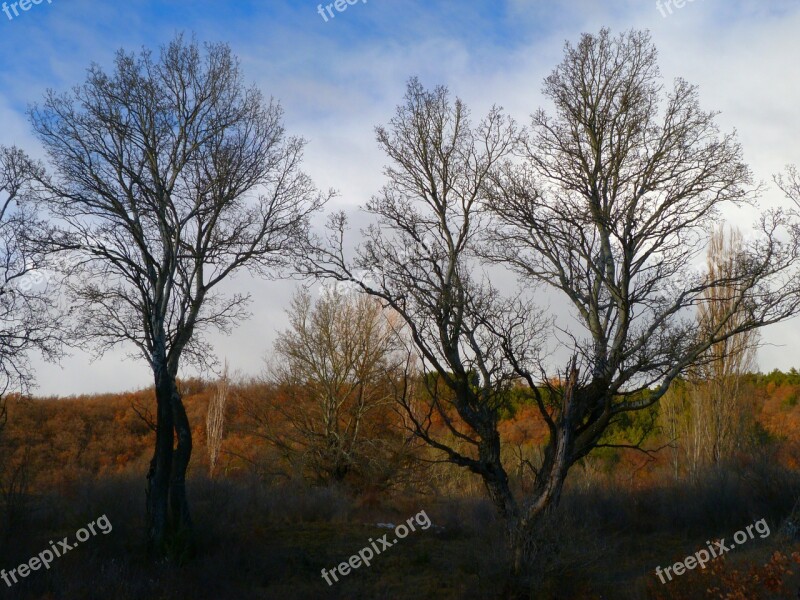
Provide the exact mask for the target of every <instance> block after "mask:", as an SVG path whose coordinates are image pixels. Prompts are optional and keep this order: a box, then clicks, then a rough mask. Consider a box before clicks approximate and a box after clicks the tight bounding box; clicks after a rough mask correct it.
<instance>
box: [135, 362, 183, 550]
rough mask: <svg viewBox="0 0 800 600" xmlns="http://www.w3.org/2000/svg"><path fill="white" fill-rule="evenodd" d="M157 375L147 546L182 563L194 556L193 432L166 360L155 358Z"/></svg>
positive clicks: (148, 487) (149, 473) (148, 486)
mask: <svg viewBox="0 0 800 600" xmlns="http://www.w3.org/2000/svg"><path fill="white" fill-rule="evenodd" d="M153 371H154V377H155V388H156V404H157V420H156V448H155V452H154V453H153V458H152V460H151V461H150V469H149V471H148V474H147V548H148V552H149V553H150V555H151V557H153V558H156V559H160V558H164V557H168V558H170V559H172V560H176V561H178V562H181V561H183V560H185V559H186V558H189V557H190V556H191V555H192V554H193V552H194V536H193V533H194V532H193V528H192V520H191V515H190V513H189V503H188V501H187V498H186V471H187V469H188V467H189V460H190V459H191V456H192V430H191V427H190V426H189V419H188V417H187V416H186V410H185V408H184V406H183V400H182V399H181V395H180V393H179V392H178V386H177V382H176V378H175V374H174V373H173V371H172V370H171V369H170V368H169V367H168V366H167V361H166V360H165V359H161V360H159V359H156V360H155V361H154V365H153ZM176 437H177V445H176V444H175V439H176Z"/></svg>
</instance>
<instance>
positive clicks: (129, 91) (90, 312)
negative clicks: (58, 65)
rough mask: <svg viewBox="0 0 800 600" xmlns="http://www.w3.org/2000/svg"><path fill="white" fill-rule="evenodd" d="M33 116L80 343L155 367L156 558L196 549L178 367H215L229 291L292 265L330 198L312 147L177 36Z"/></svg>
mask: <svg viewBox="0 0 800 600" xmlns="http://www.w3.org/2000/svg"><path fill="white" fill-rule="evenodd" d="M30 118H31V122H32V124H33V127H34V129H35V131H36V133H37V134H38V138H39V139H40V140H41V142H42V144H43V145H44V147H45V149H46V150H47V153H48V156H49V159H50V162H51V164H52V166H53V169H54V173H53V175H51V176H42V177H40V178H39V181H38V184H39V187H40V190H39V193H40V194H41V197H42V201H43V203H44V204H45V205H46V206H47V207H48V208H49V210H50V212H51V213H52V215H53V218H54V219H55V221H56V224H57V230H56V231H55V232H54V235H53V236H52V238H51V239H50V240H49V241H48V246H50V247H51V248H55V249H59V250H62V251H65V252H67V251H71V252H73V253H76V254H77V255H78V256H79V257H80V260H79V261H78V262H77V263H75V264H74V266H73V268H72V269H71V272H70V273H69V275H71V277H69V279H68V284H69V292H70V296H71V301H72V303H73V305H74V307H75V309H76V311H77V312H78V317H79V320H78V323H79V326H78V327H76V330H75V332H76V335H78V336H80V338H81V339H84V340H88V341H90V342H93V343H94V347H95V348H96V349H97V352H98V353H102V352H104V351H106V350H107V349H109V348H112V347H115V346H117V345H119V344H132V346H133V347H134V348H135V350H136V354H137V355H140V356H142V357H144V359H145V360H147V362H148V364H149V365H150V367H151V368H152V372H153V377H154V382H155V392H156V398H157V414H156V420H157V433H156V445H155V451H154V454H153V459H152V462H151V465H150V470H149V473H148V475H147V480H148V486H147V490H148V493H147V515H148V524H147V530H148V540H149V547H150V550H151V551H152V552H153V553H155V554H158V555H160V554H162V553H163V550H164V547H165V540H166V539H167V536H168V535H172V534H174V535H177V536H180V537H179V538H176V539H181V540H189V541H190V540H191V538H192V536H191V519H190V513H189V505H188V503H187V499H186V490H185V475H186V469H187V466H188V464H189V459H190V456H191V451H192V435H191V428H190V426H189V421H188V419H187V416H186V411H185V409H184V405H183V401H182V398H181V394H180V392H179V390H178V388H177V386H176V377H177V374H178V371H179V367H180V366H181V364H182V362H186V361H189V362H192V363H202V362H204V361H205V360H207V358H208V357H209V356H211V352H210V350H211V349H210V348H209V347H208V344H207V343H206V341H205V339H204V337H203V335H202V334H203V333H204V332H206V331H208V330H209V329H211V328H216V329H218V330H221V331H223V332H228V331H229V330H230V328H231V327H232V326H233V325H234V324H236V323H237V322H238V321H239V320H240V319H242V318H243V317H245V315H246V314H247V312H246V304H247V302H248V300H249V298H248V297H246V296H245V295H242V294H238V293H234V294H229V295H226V294H223V293H222V292H221V291H220V289H219V288H220V284H221V283H222V282H223V281H225V280H227V279H229V278H230V277H231V275H233V274H235V273H237V272H240V271H242V270H245V269H246V270H247V271H249V272H250V273H254V274H257V275H262V276H273V275H275V274H276V273H277V272H278V271H277V269H280V268H282V267H284V266H287V265H288V264H289V263H290V261H291V256H292V255H293V253H294V251H295V250H296V249H297V247H298V244H300V243H301V242H302V239H303V237H304V235H305V232H306V231H307V221H308V216H309V214H310V213H311V212H312V211H314V210H316V209H317V208H318V207H319V206H320V205H321V203H322V202H323V201H324V198H322V196H321V195H320V194H319V193H318V192H317V191H316V190H315V188H314V187H313V185H312V183H311V181H310V180H309V178H308V177H307V176H306V175H304V174H303V172H302V171H301V170H300V163H301V160H302V150H303V146H304V141H303V140H301V139H298V138H293V137H287V136H286V134H285V131H284V127H283V125H282V111H281V108H280V107H279V106H278V105H277V104H275V103H273V102H272V101H266V100H265V99H264V98H263V96H262V94H261V93H260V92H259V91H258V90H257V89H255V88H251V87H245V86H244V84H243V80H242V74H241V72H240V69H239V65H238V61H237V59H236V58H235V56H234V55H233V54H232V53H231V50H230V48H229V47H228V46H226V45H223V44H219V45H207V46H205V48H201V47H199V46H198V44H197V43H196V42H194V41H191V42H188V41H186V40H184V39H183V36H178V37H177V38H176V39H175V40H173V41H172V42H171V43H169V44H168V45H167V46H165V47H163V48H162V49H161V51H160V53H159V55H158V56H156V57H154V56H153V54H152V53H151V52H149V51H147V50H143V51H142V52H141V53H139V54H138V55H136V54H129V53H125V52H124V51H120V52H118V54H117V55H116V60H115V63H114V69H113V71H112V72H110V73H107V72H105V71H104V70H103V69H102V68H101V67H99V66H97V65H93V66H92V67H90V69H89V71H88V75H87V79H86V81H85V82H84V83H83V84H82V85H80V86H76V87H75V88H73V90H72V91H71V92H70V93H68V94H57V93H55V92H52V91H51V92H49V93H48V94H47V95H46V96H45V99H44V101H43V103H42V104H41V105H36V106H34V107H33V108H32V109H31V111H30ZM176 437H177V445H175V447H174V448H173V446H174V444H175V438H176ZM190 545H191V542H190V543H189V544H188V546H190Z"/></svg>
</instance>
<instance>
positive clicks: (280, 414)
mask: <svg viewBox="0 0 800 600" xmlns="http://www.w3.org/2000/svg"><path fill="white" fill-rule="evenodd" d="M322 292H323V293H322V295H321V296H320V297H319V298H317V299H316V300H312V298H311V294H310V293H309V291H308V290H301V291H299V292H298V293H297V294H296V295H295V297H294V298H293V300H292V305H291V308H290V310H289V311H288V317H289V323H290V327H289V328H288V329H287V330H285V331H284V332H282V333H281V334H280V335H279V336H278V339H277V340H276V342H275V348H274V353H273V356H272V358H271V360H270V368H269V380H270V382H271V383H272V384H273V386H274V389H275V390H276V393H275V394H274V396H273V397H272V398H270V399H268V402H267V405H266V408H267V410H266V411H264V410H256V411H251V416H253V417H255V418H256V421H257V423H258V424H259V435H261V436H263V437H265V438H267V439H268V440H269V441H270V442H271V443H273V444H274V445H275V446H276V447H277V448H278V449H279V450H280V452H281V454H282V455H283V456H284V457H285V458H286V460H287V461H288V462H289V463H290V464H292V465H294V466H295V467H296V468H297V469H298V470H299V471H300V472H301V473H303V474H304V475H308V476H310V477H312V478H314V479H315V480H317V481H318V482H320V483H329V482H331V481H343V480H344V479H345V478H346V477H347V476H348V475H350V474H352V473H356V474H358V475H360V476H362V477H364V476H369V475H370V474H372V473H376V472H385V471H387V469H386V465H385V464H382V463H383V462H386V461H389V459H390V455H391V454H392V448H391V447H390V446H391V443H390V442H391V439H392V436H391V432H388V431H384V428H385V425H386V424H385V423H383V422H382V420H381V417H380V416H379V415H378V414H376V413H379V412H380V411H381V409H382V408H385V407H387V406H388V405H390V404H391V403H392V398H393V394H392V390H393V386H392V383H391V382H392V381H393V379H394V378H396V377H397V376H398V374H399V368H400V366H401V365H402V355H401V354H400V353H399V349H400V343H399V338H398V332H397V331H396V327H397V324H396V323H395V322H394V321H393V318H392V315H391V313H389V312H387V311H385V310H383V308H382V307H381V305H380V303H379V302H378V301H376V300H375V299H374V298H372V297H370V296H368V295H365V294H356V293H349V292H347V291H344V290H342V289H339V288H337V287H332V286H326V287H323V288H322ZM375 419H378V420H377V421H375ZM384 419H385V417H384ZM376 424H377V425H379V426H378V427H376V426H375V425H376ZM395 437H398V436H395ZM400 445H402V441H401V442H400Z"/></svg>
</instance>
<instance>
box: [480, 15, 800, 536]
mask: <svg viewBox="0 0 800 600" xmlns="http://www.w3.org/2000/svg"><path fill="white" fill-rule="evenodd" d="M544 93H545V96H546V97H547V98H548V99H549V100H551V101H552V102H553V104H554V105H555V116H553V117H551V116H549V115H548V114H547V113H546V112H545V111H544V110H540V111H538V112H536V113H535V114H534V115H533V118H532V124H531V128H530V130H529V131H528V132H527V134H526V135H525V136H524V137H523V142H522V144H521V146H520V150H519V154H520V158H521V159H522V160H521V164H520V163H511V162H509V163H508V164H505V165H504V166H503V168H502V169H499V170H498V172H497V173H496V176H495V177H493V181H492V182H491V184H492V185H491V186H490V190H491V209H492V212H493V213H494V215H495V216H496V217H497V219H498V225H497V227H496V228H495V230H494V231H493V232H492V233H493V238H494V244H493V248H492V258H493V259H494V260H496V261H498V262H500V263H502V264H505V265H508V266H510V267H511V268H512V269H514V270H515V271H516V272H517V273H518V274H519V275H520V276H521V277H522V278H524V280H526V281H528V282H530V284H531V285H540V284H543V285H544V286H546V287H548V288H550V289H552V290H555V291H556V292H557V293H559V294H563V297H564V298H565V300H567V301H568V302H569V303H570V304H571V306H572V307H573V308H574V311H575V316H576V317H577V323H570V324H567V323H562V324H561V328H562V330H563V331H564V332H565V333H566V334H567V336H568V339H570V340H571V342H569V343H566V342H565V345H566V346H567V350H568V351H569V352H570V353H574V354H576V355H577V356H578V357H579V359H580V360H579V362H578V363H577V364H576V367H575V368H576V370H578V371H580V373H581V374H580V377H577V378H574V379H573V381H574V382H575V386H574V387H573V388H571V389H570V390H569V391H570V394H571V395H570V397H569V398H568V397H567V395H562V396H561V400H560V401H557V402H554V403H553V404H552V406H551V407H548V408H547V409H546V410H542V411H541V412H542V418H543V419H544V420H545V421H546V422H547V424H548V426H549V428H550V430H551V435H550V439H549V441H548V447H547V450H546V452H545V459H544V462H543V464H542V466H541V467H540V469H539V473H538V481H537V484H538V487H539V488H541V489H545V488H555V489H556V490H558V489H560V488H561V486H562V485H563V481H564V478H565V477H566V474H567V471H568V469H569V468H570V467H571V466H572V465H574V464H575V463H576V462H577V461H579V460H580V459H581V458H583V457H584V456H586V455H587V454H588V453H589V452H591V451H592V450H593V449H594V448H597V447H601V446H604V445H605V444H604V443H603V441H602V440H603V435H604V433H605V432H606V430H607V429H608V427H609V425H611V424H612V423H614V422H615V421H616V420H618V419H619V418H620V417H621V416H622V415H624V414H625V413H627V412H630V411H637V410H641V409H644V408H647V407H649V406H651V405H653V404H654V403H655V402H657V401H658V400H659V399H660V398H661V397H662V396H663V395H664V393H665V392H666V391H667V389H668V388H669V385H670V383H671V382H672V381H673V380H674V379H675V378H677V377H678V376H680V375H682V374H685V373H686V371H687V370H688V369H689V368H690V367H692V366H693V365H696V364H697V363H698V362H699V361H703V360H707V355H708V352H709V349H711V348H712V347H715V345H717V344H721V343H723V342H724V341H725V340H727V339H730V338H733V337H734V336H736V335H739V334H744V333H746V332H749V331H751V330H754V329H756V328H759V327H762V326H764V325H768V324H770V323H776V322H779V321H782V320H784V319H787V318H789V317H790V316H792V315H793V314H795V313H796V311H797V310H798V306H799V304H798V298H799V297H800V296H799V295H798V291H799V290H798V283H797V280H796V279H794V277H793V272H792V266H793V263H794V261H795V260H796V258H797V242H796V238H792V237H790V241H788V242H782V241H780V235H779V234H780V233H781V232H782V231H784V230H785V229H786V228H787V227H790V226H791V223H790V221H789V217H788V216H787V215H786V214H784V213H781V212H777V211H773V212H768V213H764V214H763V215H762V218H761V221H760V230H761V234H762V235H761V236H760V238H759V239H756V240H754V241H753V242H752V243H750V244H748V246H747V247H746V248H743V249H742V251H741V252H740V253H739V256H738V258H737V261H736V269H735V270H734V272H723V273H704V272H698V271H696V270H694V269H693V268H692V265H693V263H695V262H696V261H697V259H698V258H700V257H701V256H702V254H701V253H702V252H703V249H704V248H705V246H706V243H707V240H708V236H709V232H710V230H711V226H712V224H713V223H714V221H715V220H716V219H717V218H718V215H719V209H720V208H721V207H722V206H724V205H726V204H734V205H735V204H744V203H747V202H749V201H750V200H751V199H752V197H753V195H754V194H753V190H752V189H751V176H750V171H749V169H748V168H747V166H746V165H745V164H744V162H743V161H742V157H741V149H740V147H739V145H738V143H737V142H736V139H735V137H734V136H733V135H720V133H719V132H718V128H717V126H716V125H715V114H714V113H710V112H704V111H703V110H701V108H700V106H699V102H698V93H697V89H696V88H695V87H693V86H691V85H689V84H688V83H686V82H685V81H682V80H677V81H676V82H675V84H674V87H673V88H672V90H671V91H669V92H667V93H664V92H663V86H662V83H661V77H660V74H659V70H658V66H657V52H656V49H655V47H654V46H653V44H652V43H651V40H650V37H649V35H648V34H647V33H644V32H636V31H633V32H629V33H627V34H623V35H620V36H619V37H612V36H611V34H610V33H609V31H608V30H602V31H601V32H600V33H599V35H590V34H585V35H584V36H583V37H582V38H581V40H580V43H579V44H578V45H577V46H573V45H571V44H567V45H566V49H565V57H564V60H563V62H562V63H561V64H560V65H559V66H558V67H557V68H556V69H555V70H554V71H553V72H552V74H551V75H550V76H549V77H547V79H546V80H545V84H544ZM709 290H720V291H724V293H725V294H726V296H725V298H724V300H725V304H724V306H725V308H724V310H722V311H719V312H713V311H707V313H706V314H707V315H708V316H709V318H708V319H706V320H704V321H703V322H702V325H701V326H698V324H697V320H696V319H695V315H696V311H697V310H698V308H700V307H703V306H708V305H709V302H710V300H709ZM576 324H577V329H576ZM562 337H563V336H562ZM519 374H520V375H521V376H522V377H524V378H525V379H527V380H528V381H529V382H531V387H534V384H533V378H532V375H531V374H530V373H529V372H528V370H527V369H526V368H520V369H519ZM537 498H542V499H543V500H546V498H545V497H544V496H542V495H541V494H540V493H535V494H534V496H533V502H534V503H533V504H532V505H531V506H536V499H537ZM551 498H553V499H557V498H558V494H557V493H556V494H553V495H551ZM536 514H537V513H536V510H535V509H533V510H531V509H529V510H527V512H526V515H527V516H528V517H530V518H531V519H533V518H534V517H535V515H536ZM534 521H535V519H534V520H529V521H528V522H527V523H526V524H530V523H532V522H534Z"/></svg>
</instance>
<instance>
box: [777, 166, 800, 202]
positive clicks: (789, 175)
mask: <svg viewBox="0 0 800 600" xmlns="http://www.w3.org/2000/svg"><path fill="white" fill-rule="evenodd" d="M775 183H777V184H778V187H780V189H781V190H783V192H784V193H785V194H786V196H787V197H788V198H789V199H790V200H791V201H792V202H794V204H795V206H797V207H798V208H800V171H798V170H797V167H796V166H794V165H789V166H788V167H787V168H786V173H785V174H783V175H778V176H776V177H775Z"/></svg>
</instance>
